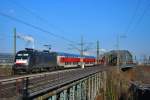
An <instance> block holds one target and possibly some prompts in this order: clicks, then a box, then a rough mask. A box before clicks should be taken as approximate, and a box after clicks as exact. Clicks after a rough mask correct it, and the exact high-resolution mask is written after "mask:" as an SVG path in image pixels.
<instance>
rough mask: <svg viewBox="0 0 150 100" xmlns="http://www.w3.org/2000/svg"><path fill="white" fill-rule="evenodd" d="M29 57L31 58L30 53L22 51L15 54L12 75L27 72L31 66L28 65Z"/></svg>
mask: <svg viewBox="0 0 150 100" xmlns="http://www.w3.org/2000/svg"><path fill="white" fill-rule="evenodd" d="M31 57H32V53H31V51H28V50H22V51H19V52H17V54H16V56H15V62H14V66H13V70H14V73H18V72H20V71H26V72H28V70H29V69H30V65H31V63H30V62H31V61H30V60H31Z"/></svg>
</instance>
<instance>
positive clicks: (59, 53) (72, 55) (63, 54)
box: [18, 48, 95, 58]
mask: <svg viewBox="0 0 150 100" xmlns="http://www.w3.org/2000/svg"><path fill="white" fill-rule="evenodd" d="M19 52H28V53H32V52H41V53H42V52H45V51H38V50H35V49H30V48H26V49H25V50H20V51H18V53H19ZM47 53H48V52H47ZM49 53H56V54H57V55H59V56H71V57H81V55H79V54H71V53H64V52H49ZM83 57H86V58H95V57H94V56H85V55H84V56H83Z"/></svg>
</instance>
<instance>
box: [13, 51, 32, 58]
mask: <svg viewBox="0 0 150 100" xmlns="http://www.w3.org/2000/svg"><path fill="white" fill-rule="evenodd" d="M29 55H30V52H27V51H20V52H18V53H17V54H16V59H28V57H29Z"/></svg>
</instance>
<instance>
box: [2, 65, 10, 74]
mask: <svg viewBox="0 0 150 100" xmlns="http://www.w3.org/2000/svg"><path fill="white" fill-rule="evenodd" d="M11 74H12V68H11V65H0V76H10V75H11Z"/></svg>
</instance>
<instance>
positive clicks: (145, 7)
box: [133, 0, 150, 30]
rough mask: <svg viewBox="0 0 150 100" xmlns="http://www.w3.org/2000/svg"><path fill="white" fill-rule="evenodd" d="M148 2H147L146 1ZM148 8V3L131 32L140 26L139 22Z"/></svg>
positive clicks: (149, 5) (149, 4) (149, 6)
mask: <svg viewBox="0 0 150 100" xmlns="http://www.w3.org/2000/svg"><path fill="white" fill-rule="evenodd" d="M147 1H149V0H147ZM149 8H150V2H149V3H148V4H147V6H146V7H145V9H144V11H143V13H142V14H141V16H140V17H139V19H138V20H137V22H136V24H135V26H134V28H133V30H135V29H136V27H137V26H138V25H139V24H140V22H141V21H142V19H143V18H144V16H145V14H146V13H147V11H148V9H149Z"/></svg>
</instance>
